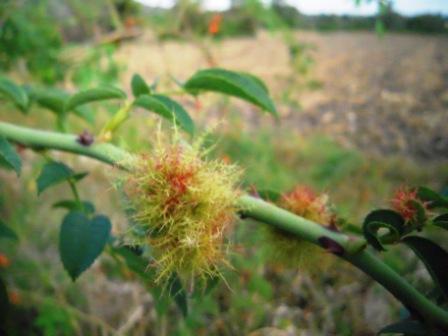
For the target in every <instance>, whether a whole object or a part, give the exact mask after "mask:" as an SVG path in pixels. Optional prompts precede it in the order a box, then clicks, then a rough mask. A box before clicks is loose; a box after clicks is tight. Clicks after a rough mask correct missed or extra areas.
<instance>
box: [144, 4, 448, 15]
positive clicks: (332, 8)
mask: <svg viewBox="0 0 448 336" xmlns="http://www.w3.org/2000/svg"><path fill="white" fill-rule="evenodd" d="M137 1H138V2H141V3H144V4H147V5H150V6H160V7H166V8H168V7H171V6H172V5H173V3H174V2H175V1H174V0H137ZM286 2H287V3H288V4H290V5H293V6H296V7H297V8H298V9H299V10H300V11H301V12H302V13H304V14H351V15H373V14H375V13H376V11H377V5H376V4H375V1H372V3H370V4H363V5H361V6H359V7H357V6H356V5H355V4H354V3H355V1H354V0H287V1H286ZM393 2H394V8H395V10H396V11H397V12H399V13H401V14H403V15H415V14H421V13H442V14H445V15H448V0H394V1H393ZM204 5H205V7H206V8H207V9H209V10H224V9H227V8H228V7H229V5H230V0H204Z"/></svg>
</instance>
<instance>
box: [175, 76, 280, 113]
mask: <svg viewBox="0 0 448 336" xmlns="http://www.w3.org/2000/svg"><path fill="white" fill-rule="evenodd" d="M184 89H185V90H187V91H188V92H190V93H191V94H194V95H196V94H198V93H200V92H201V91H214V92H220V93H223V94H227V95H229V96H233V97H237V98H241V99H243V100H246V101H248V102H251V103H252V104H255V105H257V106H258V107H260V108H262V109H263V110H265V111H267V112H269V113H271V114H272V115H274V116H276V117H278V114H277V110H276V108H275V105H274V103H273V102H272V100H271V98H270V97H269V93H268V91H267V88H266V86H265V85H264V84H263V82H262V81H261V80H260V79H259V78H257V77H255V76H253V75H249V74H246V73H241V72H234V71H229V70H224V69H220V68H213V69H206V70H200V71H198V72H196V73H195V74H194V75H193V76H192V77H191V78H190V79H189V80H188V81H187V82H186V83H185V84H184Z"/></svg>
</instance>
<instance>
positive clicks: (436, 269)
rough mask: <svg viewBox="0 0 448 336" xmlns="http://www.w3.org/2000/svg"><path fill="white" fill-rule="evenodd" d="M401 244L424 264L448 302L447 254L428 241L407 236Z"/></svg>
mask: <svg viewBox="0 0 448 336" xmlns="http://www.w3.org/2000/svg"><path fill="white" fill-rule="evenodd" d="M402 242H403V243H405V244H406V245H407V246H409V247H410V248H411V249H412V250H413V251H414V253H415V254H416V255H417V257H419V258H420V260H421V261H423V263H424V264H425V266H426V268H427V270H428V272H429V274H430V275H431V277H432V279H433V280H434V282H435V284H436V285H437V286H438V287H439V289H440V291H441V292H442V293H443V295H444V297H445V300H446V301H447V302H448V272H447V270H448V252H447V251H445V250H444V249H443V248H441V247H440V246H439V245H437V244H436V243H434V242H432V241H431V240H429V239H426V238H423V237H419V236H408V237H405V238H403V239H402Z"/></svg>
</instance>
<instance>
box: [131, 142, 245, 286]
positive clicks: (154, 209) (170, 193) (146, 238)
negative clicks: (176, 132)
mask: <svg viewBox="0 0 448 336" xmlns="http://www.w3.org/2000/svg"><path fill="white" fill-rule="evenodd" d="M127 165H128V166H129V167H130V168H131V171H130V172H129V173H127V174H126V175H125V176H124V179H123V181H122V182H123V186H124V191H125V194H126V195H127V197H128V198H129V204H130V207H131V209H132V211H133V213H134V215H133V219H134V220H135V222H136V224H135V225H136V226H137V228H138V229H139V231H141V232H144V234H143V235H136V234H134V233H131V232H135V230H131V231H130V233H129V235H128V237H127V238H128V240H130V241H131V243H133V244H136V245H145V244H149V246H150V247H151V250H152V251H153V257H154V263H153V265H152V266H154V267H155V268H156V269H157V272H158V276H157V279H156V282H160V281H163V280H166V279H167V278H168V277H169V276H170V275H171V273H172V272H176V273H178V274H179V275H180V276H181V277H182V278H184V279H189V278H192V277H200V278H205V277H207V276H216V275H217V274H218V273H219V271H218V269H219V266H220V265H222V264H225V263H226V256H225V252H226V240H225V234H226V232H227V231H228V229H229V228H230V226H231V224H232V222H233V221H234V219H235V216H236V215H235V214H236V211H237V208H236V203H235V202H236V200H237V198H238V195H239V192H238V190H237V188H236V185H237V182H238V179H239V176H240V173H239V170H238V169H237V168H236V167H235V166H233V165H228V164H225V163H223V162H221V161H207V160H205V159H204V157H203V153H202V152H201V150H200V149H199V145H197V146H189V145H185V144H182V143H180V142H175V143H174V144H168V145H166V144H163V143H161V142H159V143H158V144H157V145H156V146H155V148H154V150H153V152H152V153H151V155H140V156H137V157H135V158H133V159H132V162H130V163H127ZM133 229H135V227H134V228H133Z"/></svg>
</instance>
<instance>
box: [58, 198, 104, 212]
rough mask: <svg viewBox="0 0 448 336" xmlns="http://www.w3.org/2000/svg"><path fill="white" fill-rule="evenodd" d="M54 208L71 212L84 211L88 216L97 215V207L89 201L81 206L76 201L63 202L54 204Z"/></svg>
mask: <svg viewBox="0 0 448 336" xmlns="http://www.w3.org/2000/svg"><path fill="white" fill-rule="evenodd" d="M53 208H63V209H67V210H69V211H82V212H84V213H87V214H94V213H95V206H94V205H93V204H92V203H91V202H88V201H83V202H82V204H79V203H78V202H77V201H74V200H63V201H59V202H56V203H54V204H53Z"/></svg>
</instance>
